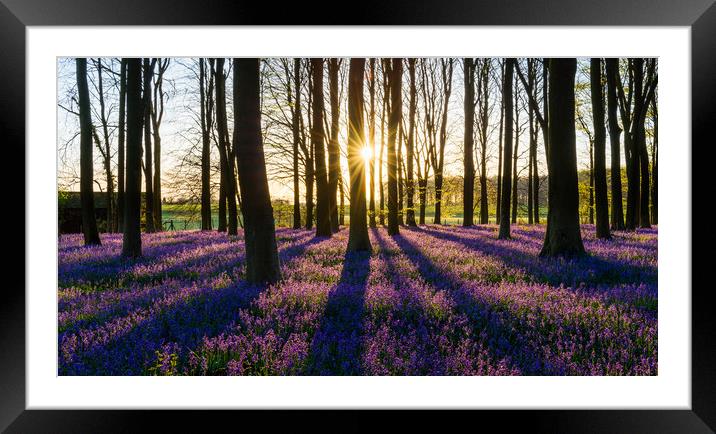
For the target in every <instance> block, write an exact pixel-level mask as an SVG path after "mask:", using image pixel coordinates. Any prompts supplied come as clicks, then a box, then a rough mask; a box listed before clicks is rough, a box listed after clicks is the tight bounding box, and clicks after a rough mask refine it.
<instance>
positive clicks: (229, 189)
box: [214, 58, 238, 235]
mask: <svg viewBox="0 0 716 434" xmlns="http://www.w3.org/2000/svg"><path fill="white" fill-rule="evenodd" d="M214 82H215V83H216V129H217V134H218V135H219V152H220V153H221V155H222V156H223V162H222V170H223V171H224V174H225V175H224V180H225V181H226V186H225V191H226V203H227V210H228V214H229V226H228V232H227V233H228V234H229V235H236V234H237V233H238V217H237V211H236V178H235V175H234V153H233V151H232V147H231V143H230V142H229V127H228V125H227V120H226V80H225V79H224V59H223V58H218V59H216V70H215V77H214Z"/></svg>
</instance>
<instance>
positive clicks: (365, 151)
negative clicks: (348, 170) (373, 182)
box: [360, 146, 373, 163]
mask: <svg viewBox="0 0 716 434" xmlns="http://www.w3.org/2000/svg"><path fill="white" fill-rule="evenodd" d="M360 155H361V157H363V161H365V162H366V163H367V162H369V161H370V159H371V157H373V150H372V149H370V147H368V146H363V148H361V150H360Z"/></svg>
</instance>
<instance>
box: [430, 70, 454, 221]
mask: <svg viewBox="0 0 716 434" xmlns="http://www.w3.org/2000/svg"><path fill="white" fill-rule="evenodd" d="M440 67H441V68H440V70H441V78H442V89H443V106H442V115H441V121H440V140H439V145H438V146H439V147H438V149H437V153H436V152H435V149H434V148H433V156H432V159H433V170H434V171H435V218H434V220H433V222H434V223H435V224H441V223H442V197H443V177H444V174H443V169H444V167H445V145H446V144H447V118H448V105H449V102H450V93H451V91H452V72H453V59H440Z"/></svg>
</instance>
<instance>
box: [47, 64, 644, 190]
mask: <svg viewBox="0 0 716 434" xmlns="http://www.w3.org/2000/svg"><path fill="white" fill-rule="evenodd" d="M103 64H105V65H107V66H109V67H111V68H112V70H114V71H117V72H118V71H119V62H118V60H117V59H109V58H106V59H103ZM197 65H198V59H196V58H172V59H171V61H170V63H169V66H168V69H167V71H166V73H165V82H164V92H165V93H166V103H165V114H164V118H163V121H162V124H161V127H160V135H161V138H162V152H161V165H162V193H163V195H164V196H165V197H167V198H172V197H174V198H178V197H180V196H184V195H186V194H187V193H186V191H185V187H191V188H192V189H193V190H195V191H196V188H198V186H191V185H190V184H196V181H194V178H193V177H192V176H191V175H190V173H191V172H192V170H189V169H186V167H188V166H187V163H186V162H187V161H188V160H191V159H187V155H188V154H190V151H191V150H192V148H193V149H194V150H195V151H194V158H195V157H196V155H197V152H196V150H197V149H198V148H196V146H197V145H198V144H199V143H200V133H199V130H198V120H197V119H198V107H199V93H198V67H197ZM230 65H231V62H226V66H225V70H226V71H227V75H228V77H227V84H226V89H227V95H226V97H227V114H228V117H229V119H228V122H229V131H230V137H231V131H232V130H233V114H232V107H231V104H232V95H231V89H232V81H231V75H232V74H231V72H230V71H229V68H230ZM277 66H279V64H278V60H277V59H269V60H266V61H265V62H262V77H263V81H262V110H263V111H264V112H265V114H264V116H263V119H262V121H263V126H264V130H265V134H266V136H265V143H264V147H265V153H266V159H267V166H268V168H267V169H268V172H269V188H270V192H271V197H272V198H273V199H277V198H281V199H288V200H290V199H291V198H292V196H293V192H292V189H293V183H292V180H291V179H290V178H288V177H286V176H278V174H279V173H283V172H281V167H283V166H286V165H290V164H291V163H290V161H291V158H292V156H291V155H290V153H287V152H285V151H283V147H284V146H285V147H287V149H290V135H287V134H283V133H284V132H285V131H284V130H281V128H280V127H276V126H273V124H272V122H271V119H275V118H276V117H279V115H280V112H279V111H278V110H280V109H281V108H283V109H284V110H287V108H286V107H287V106H286V103H285V101H284V99H283V98H282V95H279V97H278V99H279V101H280V104H281V105H283V107H279V106H277V104H276V97H274V95H275V93H272V89H276V86H269V85H268V83H267V80H268V79H267V78H266V77H269V76H270V77H274V78H273V79H272V80H275V76H274V75H273V72H272V71H276V67H277ZM347 67H348V62H345V61H344V62H343V64H342V69H341V84H340V85H339V88H340V89H342V92H341V133H340V138H339V142H340V146H341V149H342V157H341V168H342V171H343V176H344V179H345V180H347V179H348V171H347V161H346V158H345V153H346V142H347V140H346V137H347V136H346V127H347V105H346V103H347V101H346V100H347V98H346V94H347ZM366 68H367V66H366ZM523 68H524V66H523ZM324 69H327V68H324ZM462 70H463V62H462V59H458V60H456V62H455V66H454V75H453V81H452V94H451V98H450V101H449V105H448V107H449V110H448V129H447V130H448V138H447V145H446V155H445V173H446V175H448V176H449V175H458V176H461V175H462V171H463V162H462V143H463V130H464V106H463V94H464V84H463V71H462ZM523 71H524V69H523ZM324 72H325V71H324ZM496 72H498V71H496ZM325 73H326V74H327V72H325ZM75 74H76V70H75V62H74V59H69V58H59V59H58V62H57V77H58V80H57V92H58V94H57V99H58V108H57V150H58V189H62V190H79V178H78V174H79V137H78V132H79V121H78V118H77V116H76V114H74V113H71V112H70V111H68V109H69V110H72V111H76V110H77V104H76V102H75V101H73V98H76V97H75V95H76V77H75ZM88 80H89V88H90V93H91V95H92V96H91V99H92V105H93V113H92V120H93V123H94V124H95V125H96V126H97V128H99V125H100V123H99V111H98V110H99V103H98V100H97V99H96V95H97V87H96V86H97V81H98V80H97V72H96V69H95V68H94V65H93V63H92V62H88ZM116 80H117V78H116V76H115V75H113V74H110V73H108V72H105V73H104V74H103V84H104V88H105V92H104V93H105V95H106V96H105V99H106V102H105V104H106V112H107V113H106V116H107V118H108V119H109V122H108V123H109V130H110V143H111V147H112V152H113V153H116V147H117V134H116V124H117V116H118V87H117V86H116ZM576 82H577V83H578V84H579V83H581V84H587V85H586V86H582V87H583V88H586V91H580V92H578V94H577V100H578V105H579V106H580V107H581V108H580V110H582V111H583V112H584V113H585V116H586V117H585V120H586V122H587V124H588V125H589V126H590V127H591V125H592V120H591V114H590V112H591V110H590V107H589V106H590V103H589V86H588V82H589V61H588V59H579V62H578V68H577V75H576ZM272 83H275V81H272ZM407 85H408V74H407V67H404V76H403V86H404V89H405V90H404V92H403V97H404V103H403V111H404V116H406V117H407V110H408V95H407ZM516 86H517V87H519V88H520V89H521V84H520V83H518V84H516ZM324 87H325V93H326V102H325V104H326V110H327V111H330V110H329V104H328V79H327V76H326V78H324ZM378 87H380V82H379V84H378ZM365 92H366V98H365V100H366V108H365V110H366V116H367V113H368V107H367V104H368V96H367V92H368V86H367V84H366V85H365ZM376 99H377V101H376V105H377V108H376V111H377V112H378V114H379V110H380V105H379V97H376ZM524 101H525V102H526V98H525V100H524ZM303 103H304V104H306V103H307V98H306V97H305V96H304V101H303ZM489 103H490V105H494V109H493V111H492V115H491V118H490V122H489V123H490V127H489V128H490V129H491V130H492V133H491V134H490V137H489V140H488V142H489V144H488V163H487V172H488V177H490V176H495V175H496V173H497V148H498V145H497V140H498V135H497V128H498V124H499V104H500V95H499V94H498V93H497V92H496V91H494V90H493V91H492V94H491V96H490V101H489ZM419 104H422V103H421V102H419ZM580 104H581V105H580ZM519 106H520V108H522V105H521V104H519ZM304 107H305V106H304ZM526 107H527V106H526V104H525V105H524V111H522V112H521V113H520V115H519V116H520V123H522V122H525V125H524V133H523V134H522V135H521V137H520V141H519V150H518V153H519V155H520V159H519V160H518V172H520V171H521V170H522V168H523V167H524V168H525V171H524V173H522V176H526V166H527V162H528V160H527V158H528V157H527V154H526V153H524V154H523V151H525V150H526V149H527V147H528V143H529V138H528V134H527V124H526V121H527V111H526ZM303 114H304V116H306V111H305V108H304V113H303ZM329 116H330V115H329ZM377 122H378V125H377V126H376V129H377V132H376V140H380V123H379V122H380V121H379V120H377ZM366 128H367V122H366ZM367 135H368V134H367V130H366V137H367ZM538 137H539V139H538V140H539V141H538V164H539V170H540V174H541V175H546V163H545V156H544V146H543V144H542V139H541V137H542V136H541V133H540V134H539V135H538ZM576 138H577V158H578V168H579V169H580V170H581V169H587V168H588V167H589V141H588V138H587V136H586V135H585V134H584V133H583V132H582V131H580V128H579V127H578V128H577V137H576ZM647 140H648V141H649V140H650V139H649V138H648V139H647ZM212 148H213V154H212V164H213V163H214V162H217V161H218V153H217V151H216V149H215V147H213V146H212ZM606 148H607V156H606V159H607V160H606V161H607V165H609V163H608V162H609V161H610V148H609V145H608V141H607V147H606ZM94 157H95V180H96V181H98V182H97V183H96V185H95V189H96V190H98V189H99V188H104V186H105V174H104V171H103V167H102V164H101V159H100V155H99V152H97V149H96V148H95V149H94ZM621 158H622V164H624V157H623V149H622V157H621ZM476 160H477V155H476ZM113 161H114V163H113V164H114V168H113V171H114V176H115V177H116V156H115V157H114V158H113ZM384 172H385V170H384ZM376 173H377V168H376ZM284 174H285V173H284ZM431 174H433V171H431ZM384 176H386V175H385V173H384ZM214 179H215V181H217V182H218V175H217V176H216V177H214ZM115 183H116V181H115ZM100 185H101V187H100ZM142 185H143V183H142ZM194 187H196V188H194ZM302 187H303V183H302V182H301V188H302ZM217 192H218V189H217ZM303 194H304V193H303V189H301V197H302V199H303Z"/></svg>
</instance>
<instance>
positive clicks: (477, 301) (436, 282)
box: [393, 230, 565, 375]
mask: <svg viewBox="0 0 716 434" xmlns="http://www.w3.org/2000/svg"><path fill="white" fill-rule="evenodd" d="M421 232H424V231H423V230H421ZM393 239H394V240H395V242H396V243H397V244H398V246H399V247H400V249H401V250H402V251H403V252H404V253H405V254H406V256H407V257H408V259H409V260H410V261H411V262H412V263H413V265H414V266H415V268H416V269H417V270H418V272H419V273H420V275H421V276H422V278H423V279H424V280H425V281H426V282H428V283H429V284H431V285H432V286H433V287H435V288H436V289H442V290H445V291H446V292H447V293H448V294H450V296H451V297H452V298H453V300H454V301H455V305H456V309H457V311H458V312H460V313H463V314H465V315H466V316H467V317H468V318H469V319H470V321H471V323H472V324H473V327H475V329H476V330H475V331H476V332H477V333H478V334H479V333H480V332H481V331H485V332H487V340H486V344H487V345H488V348H487V349H488V350H489V351H490V352H491V353H492V355H493V356H494V358H495V360H503V361H505V362H506V363H508V364H509V365H511V366H515V367H518V368H519V369H520V371H521V373H522V374H523V375H564V374H565V372H563V371H562V370H561V368H559V367H557V366H553V365H552V364H551V363H550V362H549V361H548V360H546V359H545V358H544V356H543V355H541V354H539V351H537V348H538V347H537V343H536V342H529V341H527V340H526V339H525V338H524V337H523V336H521V335H520V334H519V333H516V329H515V325H516V324H518V323H519V319H518V318H517V317H516V316H515V315H514V314H513V313H511V312H510V311H509V310H508V309H505V308H504V307H502V306H495V305H493V304H492V303H491V301H490V300H486V299H481V298H480V297H479V296H477V295H476V294H475V293H472V292H470V291H469V290H468V289H466V285H465V283H464V282H463V281H462V280H461V279H460V278H459V277H458V276H457V275H455V274H453V273H451V272H448V271H445V270H443V269H441V268H440V267H439V266H437V265H436V264H435V263H434V262H433V261H432V260H431V259H430V258H428V257H427V256H425V255H424V254H423V253H422V251H421V249H420V248H419V247H418V246H416V245H415V244H414V243H413V242H411V241H410V240H408V239H407V238H406V237H404V236H403V235H402V234H401V235H397V236H394V237H393Z"/></svg>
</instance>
